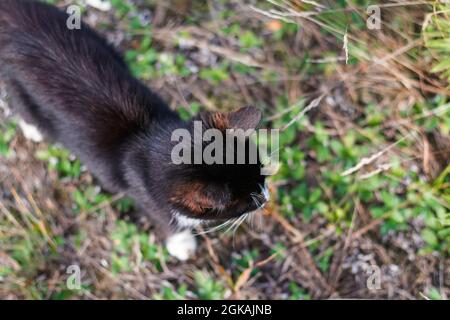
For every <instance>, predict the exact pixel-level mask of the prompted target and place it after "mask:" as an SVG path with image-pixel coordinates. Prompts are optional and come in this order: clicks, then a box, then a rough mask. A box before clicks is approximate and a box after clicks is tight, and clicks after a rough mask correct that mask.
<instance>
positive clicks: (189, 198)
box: [170, 182, 215, 215]
mask: <svg viewBox="0 0 450 320" xmlns="http://www.w3.org/2000/svg"><path fill="white" fill-rule="evenodd" d="M204 187H205V186H204V184H202V183H200V182H194V183H191V184H185V185H183V186H181V187H179V188H178V190H177V191H176V192H175V194H174V196H173V197H171V198H170V201H172V202H174V203H177V204H180V205H182V206H184V207H186V208H187V209H189V210H190V211H192V212H193V213H195V214H198V215H200V214H202V213H203V211H204V209H207V208H213V207H214V204H215V201H214V199H211V198H209V197H208V196H206V195H205V192H204V191H203V190H204Z"/></svg>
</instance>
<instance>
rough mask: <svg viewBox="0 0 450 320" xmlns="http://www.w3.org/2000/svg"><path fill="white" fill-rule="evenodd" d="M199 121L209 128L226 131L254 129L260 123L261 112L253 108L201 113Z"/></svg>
mask: <svg viewBox="0 0 450 320" xmlns="http://www.w3.org/2000/svg"><path fill="white" fill-rule="evenodd" d="M200 119H201V120H202V121H203V123H204V124H205V125H206V126H207V127H209V128H216V129H219V130H226V129H243V130H248V129H256V127H257V126H258V124H259V122H260V121H261V111H260V110H259V109H257V108H255V107H243V108H240V109H238V110H236V111H232V112H228V113H224V112H207V113H201V114H200Z"/></svg>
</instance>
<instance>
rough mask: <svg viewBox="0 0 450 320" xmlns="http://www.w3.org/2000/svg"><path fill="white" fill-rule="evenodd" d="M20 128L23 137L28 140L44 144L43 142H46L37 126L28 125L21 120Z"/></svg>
mask: <svg viewBox="0 0 450 320" xmlns="http://www.w3.org/2000/svg"><path fill="white" fill-rule="evenodd" d="M19 127H20V129H22V132H23V135H24V136H25V138H27V139H28V140H31V141H33V142H42V140H44V137H43V136H42V134H41V133H40V132H39V130H38V128H36V127H35V126H33V125H31V124H28V123H26V122H25V121H23V120H20V121H19Z"/></svg>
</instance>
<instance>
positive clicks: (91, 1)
mask: <svg viewBox="0 0 450 320" xmlns="http://www.w3.org/2000/svg"><path fill="white" fill-rule="evenodd" d="M86 4H87V5H89V6H91V7H94V8H95V9H98V10H101V11H109V10H110V9H111V2H109V1H108V0H86Z"/></svg>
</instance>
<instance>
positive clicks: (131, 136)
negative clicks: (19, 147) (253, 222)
mask: <svg viewBox="0 0 450 320" xmlns="http://www.w3.org/2000/svg"><path fill="white" fill-rule="evenodd" d="M67 19H68V15H67V14H66V13H65V12H63V11H60V10H59V9H58V8H56V7H54V6H51V5H47V4H44V3H42V2H39V1H32V0H0V79H2V80H3V81H4V82H5V83H6V86H7V92H8V94H9V96H10V101H9V103H10V105H11V106H12V109H13V110H14V111H15V112H16V113H18V114H19V115H20V117H21V119H22V120H21V123H20V124H21V127H22V128H23V131H24V134H25V135H26V136H28V137H30V138H32V139H34V140H36V141H41V140H42V139H43V138H44V137H45V138H46V139H48V140H49V141H50V142H58V143H61V144H62V145H64V146H65V147H67V148H68V149H70V150H71V151H72V152H73V153H74V154H75V155H76V156H77V157H79V159H80V160H81V161H82V162H83V163H84V164H85V165H86V166H87V168H88V169H89V171H90V172H92V173H93V174H94V176H96V178H97V179H98V180H99V181H100V183H101V185H102V186H103V187H104V188H105V189H106V190H108V191H110V192H123V193H125V194H127V195H129V196H130V197H132V198H134V200H135V202H136V205H137V209H138V210H139V211H140V212H142V213H143V214H145V215H146V216H148V217H149V218H150V220H151V221H152V222H153V223H154V225H155V226H156V228H155V229H156V230H158V231H159V232H160V233H161V234H162V235H163V237H165V239H166V245H167V248H168V250H169V253H170V254H172V255H173V256H175V257H177V258H178V259H180V260H186V259H188V258H189V257H190V256H191V255H192V254H193V253H194V251H195V246H196V243H195V239H194V238H193V236H192V234H191V232H190V229H192V228H193V227H195V226H196V225H199V224H202V223H210V222H214V223H219V222H224V221H227V220H228V219H236V218H238V217H242V216H243V215H244V214H246V213H249V212H253V211H255V210H258V209H259V208H261V207H262V206H264V204H265V203H266V202H267V201H268V191H267V187H266V184H265V176H264V175H262V174H261V167H262V164H261V162H260V160H259V156H258V160H257V162H256V163H250V162H249V161H247V162H245V163H244V164H230V165H229V164H219V163H216V164H209V165H207V164H204V163H202V164H188V163H187V164H174V163H173V161H171V150H172V149H173V147H174V143H175V142H174V141H172V139H171V136H172V134H171V133H172V132H173V131H174V130H176V129H180V128H181V129H185V130H188V131H189V132H191V133H193V131H194V125H193V124H194V121H200V123H201V125H202V128H204V129H208V128H215V129H217V130H219V131H220V132H222V133H224V134H227V133H226V132H227V129H237V128H241V129H244V130H248V129H255V128H256V127H257V126H258V124H259V122H260V120H261V112H260V111H259V110H258V109H257V108H255V107H242V108H240V109H238V110H236V111H234V112H228V113H221V112H201V113H200V114H199V115H197V116H196V117H194V118H193V119H191V120H189V121H184V120H182V119H180V117H179V116H178V114H177V113H176V112H174V111H173V110H171V109H170V108H169V107H168V106H167V105H166V103H164V101H163V100H162V99H161V98H160V97H159V96H158V95H157V94H156V93H154V92H152V91H151V90H150V89H148V88H147V87H146V86H144V85H143V84H142V83H141V82H140V81H139V80H138V79H136V78H134V77H133V76H132V75H131V73H130V71H129V69H128V67H127V65H126V63H125V62H124V60H123V59H122V57H121V55H120V54H119V53H118V52H117V51H116V50H115V49H114V48H113V47H112V46H110V45H109V44H108V43H107V42H106V40H104V38H102V37H101V36H100V35H98V34H97V33H96V32H95V31H94V30H92V29H91V28H89V27H88V26H87V25H86V24H84V23H82V25H81V28H80V29H74V30H69V28H68V27H67V25H66V22H67ZM236 143H237V144H238V143H244V144H245V145H246V146H249V143H251V142H249V140H248V139H247V140H245V141H244V142H243V141H241V142H239V141H238V142H236ZM204 147H205V146H204V145H202V148H204ZM193 150H194V149H193ZM202 150H203V149H202ZM248 150H249V148H247V149H246V152H247V153H248ZM194 151H195V150H194ZM226 152H227V150H224V153H226ZM224 157H226V154H224ZM245 158H246V159H248V158H249V156H248V154H246V156H245ZM255 196H256V198H255ZM255 199H256V201H255Z"/></svg>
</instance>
